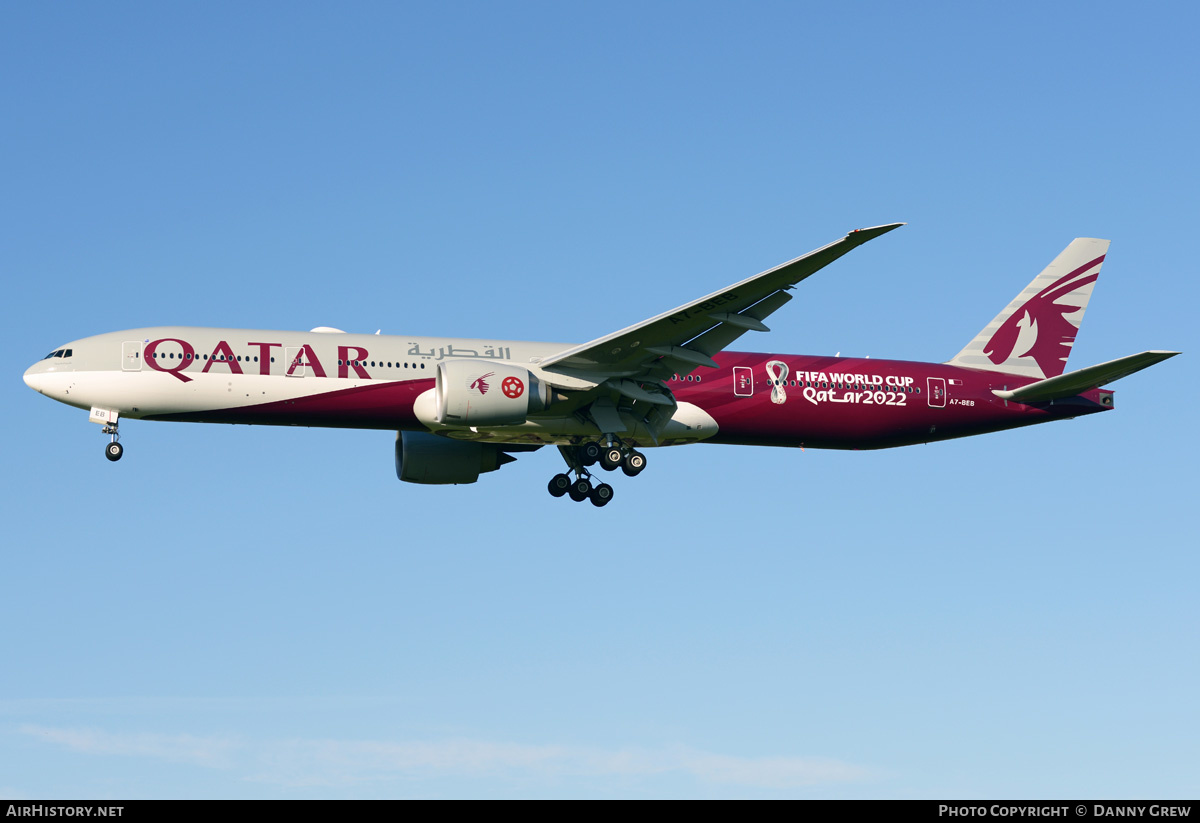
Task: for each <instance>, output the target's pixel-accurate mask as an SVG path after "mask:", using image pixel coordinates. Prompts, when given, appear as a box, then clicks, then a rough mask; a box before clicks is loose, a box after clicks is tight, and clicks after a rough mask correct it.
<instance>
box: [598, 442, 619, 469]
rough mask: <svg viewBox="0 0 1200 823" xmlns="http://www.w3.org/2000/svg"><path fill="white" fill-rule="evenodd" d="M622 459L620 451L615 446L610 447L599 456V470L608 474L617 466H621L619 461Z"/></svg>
mask: <svg viewBox="0 0 1200 823" xmlns="http://www.w3.org/2000/svg"><path fill="white" fill-rule="evenodd" d="M623 457H624V455H622V454H621V450H620V449H619V448H617V447H616V446H610V447H609V448H607V449H605V450H604V451H603V452H601V454H600V468H602V469H604V470H605V471H606V472H610V471H612V470H613V469H615V468H616V467H617V466H619V465H621V460H622V458H623Z"/></svg>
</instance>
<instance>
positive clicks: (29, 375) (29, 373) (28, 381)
mask: <svg viewBox="0 0 1200 823" xmlns="http://www.w3.org/2000/svg"><path fill="white" fill-rule="evenodd" d="M40 366H41V364H40V363H34V364H33V365H32V366H30V367H29V368H27V369H26V370H25V385H26V386H28V387H29V388H31V389H33V390H34V391H35V392H38V393H39V394H45V393H46V391H45V376H46V375H45V372H43V371H42V369H41V368H40Z"/></svg>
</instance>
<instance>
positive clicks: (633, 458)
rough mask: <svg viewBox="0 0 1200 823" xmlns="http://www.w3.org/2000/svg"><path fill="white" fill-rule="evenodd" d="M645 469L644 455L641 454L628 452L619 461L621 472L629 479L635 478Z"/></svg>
mask: <svg viewBox="0 0 1200 823" xmlns="http://www.w3.org/2000/svg"><path fill="white" fill-rule="evenodd" d="M644 468H646V455H644V454H642V453H641V452H630V453H629V454H627V455H625V459H624V460H622V461H621V471H623V472H625V474H627V475H629V476H630V477H637V476H638V475H639V474H641V473H642V469H644Z"/></svg>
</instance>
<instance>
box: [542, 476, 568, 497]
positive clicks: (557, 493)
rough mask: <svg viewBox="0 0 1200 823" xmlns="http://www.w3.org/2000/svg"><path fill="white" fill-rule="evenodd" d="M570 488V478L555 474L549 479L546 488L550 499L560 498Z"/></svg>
mask: <svg viewBox="0 0 1200 823" xmlns="http://www.w3.org/2000/svg"><path fill="white" fill-rule="evenodd" d="M570 488H571V478H570V477H568V476H567V475H565V474H556V475H554V476H553V477H551V478H550V484H549V486H547V489H548V491H549V492H550V495H551V496H552V497H562V496H563V495H564V494H566V493H567V491H568V490H569V489H570Z"/></svg>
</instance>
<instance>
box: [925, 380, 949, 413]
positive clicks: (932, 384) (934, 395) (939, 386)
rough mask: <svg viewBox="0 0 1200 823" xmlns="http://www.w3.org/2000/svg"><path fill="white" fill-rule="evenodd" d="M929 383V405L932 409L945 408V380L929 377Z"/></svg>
mask: <svg viewBox="0 0 1200 823" xmlns="http://www.w3.org/2000/svg"><path fill="white" fill-rule="evenodd" d="M928 381H929V405H930V407H931V408H934V409H944V408H946V378H944V377H930V378H928Z"/></svg>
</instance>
